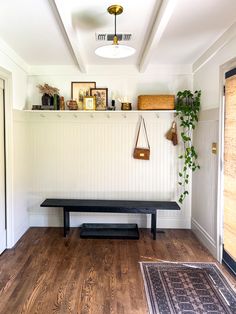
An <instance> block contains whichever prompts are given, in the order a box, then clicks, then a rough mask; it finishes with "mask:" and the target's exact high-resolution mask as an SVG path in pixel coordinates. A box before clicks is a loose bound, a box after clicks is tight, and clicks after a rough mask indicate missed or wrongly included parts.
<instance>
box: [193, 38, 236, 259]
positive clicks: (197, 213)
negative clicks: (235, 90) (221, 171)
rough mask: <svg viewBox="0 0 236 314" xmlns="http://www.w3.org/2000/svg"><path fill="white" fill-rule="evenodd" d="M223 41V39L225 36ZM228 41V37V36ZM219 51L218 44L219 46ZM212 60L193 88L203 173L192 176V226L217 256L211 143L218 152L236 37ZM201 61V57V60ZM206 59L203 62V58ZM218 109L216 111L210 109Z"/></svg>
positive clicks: (215, 175) (214, 162) (203, 67)
mask: <svg viewBox="0 0 236 314" xmlns="http://www.w3.org/2000/svg"><path fill="white" fill-rule="evenodd" d="M222 38H223V37H222ZM225 38H226V39H227V37H225ZM216 48H217V45H216ZM209 51H212V56H211V58H209V60H205V63H203V64H202V65H199V68H198V70H197V71H196V72H195V73H194V77H193V88H194V90H201V91H202V99H201V106H202V108H201V110H202V112H201V117H202V120H201V121H200V122H199V125H198V128H197V130H196V131H195V132H194V142H195V145H196V148H197V150H198V151H199V160H200V163H201V167H202V168H201V170H200V171H199V172H198V173H196V174H194V176H193V189H192V227H193V230H194V231H195V233H196V234H197V236H198V237H199V238H200V239H201V240H202V241H203V243H204V244H205V245H206V246H207V247H208V248H209V249H210V251H211V252H212V254H213V255H214V256H215V257H216V256H217V253H218V252H217V249H218V248H217V243H219V239H218V234H217V224H218V222H217V214H218V213H217V180H218V173H217V169H218V168H217V162H218V159H217V158H216V156H214V155H212V153H211V144H212V142H216V143H217V147H218V151H217V152H218V153H219V106H220V104H221V103H222V100H221V99H220V97H222V89H223V77H221V75H222V76H223V73H222V70H221V69H222V67H223V65H224V64H225V63H228V62H229V61H231V60H232V59H234V58H235V57H236V37H232V38H231V37H230V40H229V41H228V42H227V43H225V44H224V45H222V47H221V48H220V49H219V50H217V49H216V52H215V53H214V51H213V50H211V49H209ZM200 60H201V58H200ZM202 60H204V59H202ZM214 108H217V110H210V109H214Z"/></svg>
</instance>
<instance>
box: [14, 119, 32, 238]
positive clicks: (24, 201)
mask: <svg viewBox="0 0 236 314" xmlns="http://www.w3.org/2000/svg"><path fill="white" fill-rule="evenodd" d="M13 138H14V142H13V144H14V145H13V168H14V169H13V215H12V217H13V221H12V226H13V243H16V242H17V241H18V240H19V239H20V237H21V236H22V235H23V234H24V233H25V231H26V230H27V229H28V228H29V214H28V210H27V208H28V188H29V183H30V181H29V178H30V169H29V168H28V164H29V163H28V158H29V157H30V152H29V145H28V144H29V143H28V125H27V121H26V117H24V115H20V116H18V117H17V119H14V123H13Z"/></svg>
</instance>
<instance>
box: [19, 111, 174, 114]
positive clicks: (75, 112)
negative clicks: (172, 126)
mask: <svg viewBox="0 0 236 314" xmlns="http://www.w3.org/2000/svg"><path fill="white" fill-rule="evenodd" d="M22 111H24V112H37V113H55V114H57V113H60V114H64V113H71V114H81V113H82V114H86V113H87V114H89V113H90V114H91V113H96V114H97V113H98V114H101V113H103V114H108V113H109V114H114V113H128V114H129V113H139V114H142V113H176V110H22Z"/></svg>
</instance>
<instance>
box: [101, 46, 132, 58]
mask: <svg viewBox="0 0 236 314" xmlns="http://www.w3.org/2000/svg"><path fill="white" fill-rule="evenodd" d="M135 51H136V50H135V49H134V48H132V47H129V46H124V45H114V44H113V45H106V46H102V47H99V48H97V49H96V50H95V54H96V55H97V56H99V57H103V58H110V59H120V58H126V57H129V56H132V55H133V54H134V53H135Z"/></svg>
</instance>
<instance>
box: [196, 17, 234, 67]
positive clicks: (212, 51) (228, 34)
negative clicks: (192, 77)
mask: <svg viewBox="0 0 236 314" xmlns="http://www.w3.org/2000/svg"><path fill="white" fill-rule="evenodd" d="M234 37H236V22H235V23H234V24H232V25H231V26H230V27H229V28H228V29H227V31H225V32H224V33H223V34H222V35H221V36H220V37H219V38H218V39H217V40H216V41H215V42H214V44H213V45H211V46H210V47H209V48H208V49H207V50H206V51H205V52H204V53H203V54H202V55H201V57H199V58H198V59H197V60H196V61H195V62H194V63H193V73H196V72H197V71H198V70H200V69H201V68H202V67H203V66H204V65H205V64H206V63H207V62H208V61H210V60H211V59H212V58H213V57H214V56H215V55H216V54H217V52H219V51H220V50H221V49H222V48H223V47H224V46H225V45H226V44H227V43H228V42H230V41H231V39H233V38H234Z"/></svg>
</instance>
